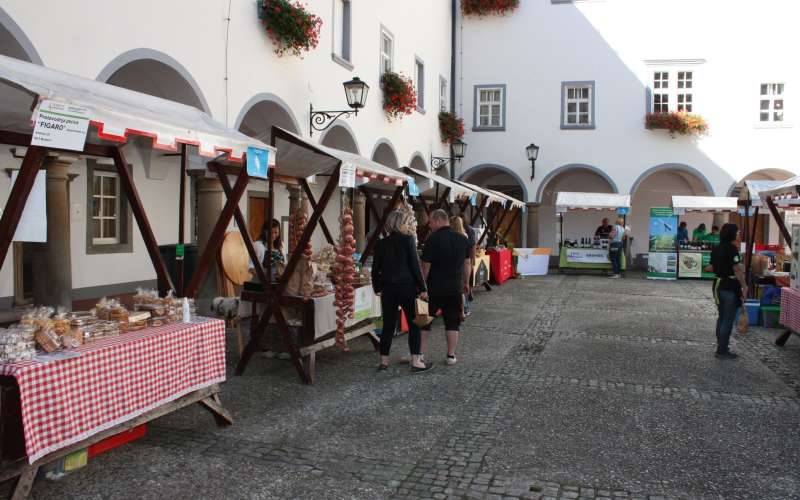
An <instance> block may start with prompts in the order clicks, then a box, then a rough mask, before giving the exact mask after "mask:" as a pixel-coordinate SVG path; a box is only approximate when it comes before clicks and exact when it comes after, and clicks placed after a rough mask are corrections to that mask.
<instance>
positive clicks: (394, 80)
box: [381, 71, 417, 121]
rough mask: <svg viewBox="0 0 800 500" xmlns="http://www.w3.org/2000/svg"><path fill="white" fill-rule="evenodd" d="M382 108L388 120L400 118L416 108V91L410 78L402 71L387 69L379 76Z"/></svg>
mask: <svg viewBox="0 0 800 500" xmlns="http://www.w3.org/2000/svg"><path fill="white" fill-rule="evenodd" d="M381 89H382V90H383V110H384V111H386V114H387V115H388V117H389V121H392V120H400V119H402V118H403V117H404V116H406V115H410V114H411V113H413V112H414V110H415V109H416V108H417V93H416V92H415V91H414V84H413V83H412V82H411V79H410V78H408V77H407V76H404V75H403V74H402V73H395V72H393V71H387V72H386V73H384V74H383V76H382V77H381Z"/></svg>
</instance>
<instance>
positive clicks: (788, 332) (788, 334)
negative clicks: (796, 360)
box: [775, 328, 792, 347]
mask: <svg viewBox="0 0 800 500" xmlns="http://www.w3.org/2000/svg"><path fill="white" fill-rule="evenodd" d="M791 336H792V331H791V330H789V329H788V328H787V329H786V331H784V332H783V333H782V334H781V336H780V337H778V338H777V339H775V345H776V346H778V347H783V346H784V345H786V341H787V340H789V337H791Z"/></svg>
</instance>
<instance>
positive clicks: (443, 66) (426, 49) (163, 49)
mask: <svg viewBox="0 0 800 500" xmlns="http://www.w3.org/2000/svg"><path fill="white" fill-rule="evenodd" d="M305 3H306V8H307V10H308V11H310V12H312V13H314V14H316V15H317V16H319V17H320V18H321V19H322V28H321V33H320V38H319V45H318V47H317V48H316V49H314V50H312V51H310V52H308V53H306V54H305V55H304V56H303V57H296V56H293V55H289V54H287V55H284V56H282V57H279V56H278V55H276V54H275V53H274V50H275V45H274V44H273V43H272V42H271V41H270V39H269V37H268V36H267V33H266V32H265V29H264V26H263V25H262V23H261V22H260V20H259V18H258V16H257V5H256V2H255V1H253V0H204V1H203V2H192V1H189V0H175V1H169V2H164V1H158V0H144V1H140V2H135V3H129V4H124V3H119V2H105V1H101V0H86V1H81V2H60V1H57V0H34V1H30V0H3V1H2V2H0V54H3V55H7V56H11V57H16V58H19V59H23V60H26V61H30V62H33V63H36V64H42V65H45V66H48V67H51V68H54V69H58V70H61V71H65V72H69V73H74V74H77V75H80V76H83V77H86V78H90V79H96V80H98V81H102V82H107V83H110V84H114V85H119V86H122V87H126V88H129V89H132V90H136V91H140V92H144V93H147V94H151V95H154V96H157V97H161V98H165V99H169V100H173V101H177V102H181V103H183V104H187V105H190V106H195V107H197V108H199V109H201V110H203V111H205V112H207V113H208V114H209V115H211V116H212V117H213V118H214V119H216V120H217V121H220V122H222V123H224V124H226V125H228V126H230V127H232V128H235V129H238V130H240V131H242V132H244V133H246V134H248V135H251V136H253V137H257V138H259V139H262V140H264V141H265V142H269V130H270V127H271V126H272V125H278V126H281V127H284V128H286V129H288V130H290V131H292V132H295V133H298V134H300V135H302V136H305V137H308V136H309V132H310V130H309V128H310V125H309V118H310V110H309V108H310V106H311V105H313V107H314V109H315V110H341V109H347V102H346V100H345V95H344V90H343V86H342V83H343V82H345V81H347V80H350V79H351V78H352V77H353V76H358V77H360V78H361V79H362V80H364V81H365V82H367V84H368V85H369V86H370V91H369V97H368V100H367V103H366V107H365V108H364V109H363V110H360V112H359V113H358V116H357V117H350V118H348V119H341V120H338V121H337V122H336V123H335V125H334V126H332V127H331V128H329V129H327V130H325V131H324V132H323V133H320V132H314V136H313V137H314V139H315V140H319V141H321V142H322V143H323V144H325V145H328V146H332V147H336V148H340V149H344V150H348V151H351V152H355V153H359V154H361V155H362V156H365V157H368V158H371V159H374V160H376V161H378V162H380V163H383V164H385V165H388V166H390V167H393V168H400V167H402V166H407V165H410V166H413V167H415V168H422V169H425V168H427V166H428V164H429V163H430V157H431V155H436V156H444V155H446V154H447V150H446V147H445V146H444V145H443V144H442V143H441V141H440V140H439V133H438V112H439V110H440V107H441V106H442V105H449V95H450V83H449V80H450V76H449V75H450V70H451V44H450V25H451V19H452V17H451V5H450V2H446V1H437V2H429V1H427V0H412V1H408V2H402V4H401V3H398V2H385V1H381V2H373V1H365V0H310V1H308V2H305ZM419 12H425V15H422V16H421V15H418V13H419ZM385 69H391V70H393V71H396V72H401V73H403V74H405V75H407V76H410V77H412V79H413V80H414V84H415V86H416V87H417V89H418V94H419V98H418V109H417V111H415V112H414V113H413V114H412V115H409V116H406V117H405V118H404V119H403V120H400V121H389V120H388V119H387V116H386V113H385V112H384V111H383V109H382V98H383V96H382V92H381V89H380V75H381V74H382V71H383V70H385ZM125 151H126V156H127V158H128V160H129V161H130V163H131V164H132V170H133V173H134V179H135V182H136V183H137V186H138V187H139V192H140V194H141V196H142V201H143V203H144V206H145V209H146V210H147V211H148V212H149V215H150V218H151V223H152V224H153V226H154V227H153V230H154V233H155V236H156V239H157V241H158V243H159V244H174V243H176V242H177V241H178V235H177V231H178V216H177V208H178V193H179V178H180V170H179V160H178V158H177V157H175V156H169V155H165V154H164V153H163V152H160V151H152V150H151V149H150V148H149V147H141V146H137V145H136V144H129V145H127V146H125ZM0 161H2V163H3V168H4V169H11V170H13V169H16V168H19V165H20V163H21V157H20V152H19V151H16V154H14V152H12V151H10V148H9V147H6V148H0ZM58 161H61V162H62V163H61V164H62V165H67V169H68V172H69V174H70V175H69V177H70V180H69V181H68V182H69V188H68V198H69V207H70V214H69V225H70V231H69V236H68V237H69V239H70V244H69V245H68V247H69V251H70V256H69V259H68V262H71V264H70V265H71V286H72V298H73V300H80V299H89V298H94V297H100V296H102V295H106V294H113V293H120V292H124V291H131V290H132V289H133V287H134V286H137V285H144V286H146V285H152V284H153V283H154V279H155V273H154V272H153V270H152V265H151V263H150V260H149V258H148V255H147V251H146V249H145V247H144V244H143V241H142V239H141V236H140V235H139V231H138V228H137V227H136V225H135V223H134V222H133V219H132V218H131V217H130V214H129V212H128V210H127V208H126V207H125V203H124V200H120V196H119V191H120V190H119V184H118V183H116V182H115V181H114V174H113V173H110V172H109V171H108V170H110V169H109V168H108V166H104V165H102V164H99V163H98V162H96V161H94V160H91V159H86V158H81V157H64V158H61V159H59V160H58ZM109 178H110V180H109ZM103 179H106V180H103ZM321 187H322V185H321V184H320V185H318V186H316V188H315V189H316V190H317V191H320V190H321ZM10 188H11V180H10V177H9V176H6V175H3V176H2V177H1V178H0V203H2V204H5V202H6V200H7V198H8V195H9V192H10ZM189 189H190V190H191V193H188V194H189V198H191V199H192V202H191V203H190V205H191V206H190V207H189V208H188V209H187V216H188V217H189V219H190V220H193V221H194V224H191V223H190V224H187V228H186V232H187V233H186V235H185V236H186V240H187V241H192V240H193V239H196V240H198V241H199V242H200V243H201V245H202V242H203V240H204V238H207V236H208V233H209V232H210V231H211V227H209V226H210V224H211V223H213V218H212V217H213V214H215V213H218V212H219V210H220V209H221V207H222V204H223V202H224V199H223V196H222V192H221V190H220V186H219V183H218V182H216V181H207V180H203V179H193V182H192V183H190V188H189ZM266 191H267V187H266V183H264V182H251V184H250V186H249V188H248V192H247V195H246V196H245V197H244V199H243V201H242V204H241V208H242V210H243V212H244V215H245V218H250V219H251V220H252V218H253V217H257V216H259V215H260V217H262V218H263V217H264V212H263V210H264V209H263V206H264V198H263V197H264V195H265V193H266ZM276 191H277V193H276V197H275V205H276V218H279V219H281V220H282V222H284V224H286V221H287V220H288V215H289V204H290V201H289V196H290V193H289V192H288V190H287V189H286V187H285V186H283V185H280V184H276ZM98 207H103V208H102V209H100V208H98ZM93 208H94V211H93ZM338 208H339V207H338V203H331V205H330V206H329V210H328V211H327V212H326V219H327V220H328V223H329V224H330V225H331V226H332V227H333V226H334V225H335V221H336V216H337V213H338ZM98 210H104V213H98ZM259 211H260V212H261V213H260V214H259V213H256V212H259ZM109 214H110V215H109ZM103 216H106V217H108V218H109V220H107V221H106V223H105V224H97V223H95V222H94V220H93V219H94V218H97V217H103ZM209 221H210V222H209ZM98 227H99V228H100V229H99V232H98ZM284 227H286V226H285V225H284ZM317 233H319V232H317ZM322 238H323V237H322V235H321V234H316V235H315V238H314V240H313V242H312V243H313V244H314V245H315V246H316V247H318V246H319V245H322V244H323V241H324V240H323V239H322ZM25 245H26V246H25V247H24V249H23V246H20V245H17V249H16V251H15V252H13V255H12V252H9V257H8V258H7V259H6V262H5V264H4V265H3V267H2V270H1V271H0V305H2V306H3V308H6V307H8V306H10V305H13V304H14V303H17V304H18V303H21V302H24V299H25V298H26V297H27V298H28V300H30V299H31V297H30V294H31V290H30V288H31V286H30V282H31V281H32V273H33V271H32V270H31V269H30V268H31V267H32V266H35V262H29V261H28V260H26V259H25V257H24V255H26V252H27V255H30V253H32V251H34V250H35V249H32V248H28V246H27V245H28V244H25ZM34 253H35V252H34ZM15 257H16V259H15ZM26 288H27V289H26Z"/></svg>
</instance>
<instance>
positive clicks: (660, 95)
mask: <svg viewBox="0 0 800 500" xmlns="http://www.w3.org/2000/svg"><path fill="white" fill-rule="evenodd" d="M652 98H653V99H652V104H651V109H650V111H651V112H652V113H669V112H671V111H684V112H687V113H692V112H693V111H694V71H684V70H681V71H675V70H672V71H669V70H659V71H654V72H653V87H652Z"/></svg>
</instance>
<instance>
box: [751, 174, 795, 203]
mask: <svg viewBox="0 0 800 500" xmlns="http://www.w3.org/2000/svg"><path fill="white" fill-rule="evenodd" d="M758 194H759V196H760V197H761V198H762V199H765V198H766V197H767V196H771V197H772V200H773V201H774V202H775V204H776V205H778V206H783V207H786V206H796V205H800V175H798V176H796V177H792V178H791V179H788V180H785V181H781V182H779V183H778V184H777V185H775V186H772V187H770V188H767V189H762V190H760V191H759V193H758Z"/></svg>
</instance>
